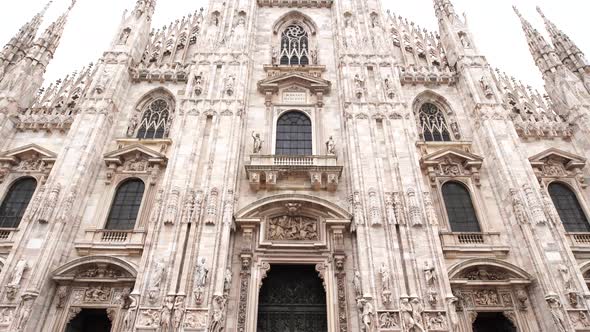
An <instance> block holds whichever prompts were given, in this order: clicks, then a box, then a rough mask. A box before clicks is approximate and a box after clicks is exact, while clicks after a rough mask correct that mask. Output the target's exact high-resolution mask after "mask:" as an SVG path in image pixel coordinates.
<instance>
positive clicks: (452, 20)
mask: <svg viewBox="0 0 590 332" xmlns="http://www.w3.org/2000/svg"><path fill="white" fill-rule="evenodd" d="M433 1H434V11H435V13H436V17H437V18H438V25H439V27H440V39H441V43H442V45H443V48H444V49H445V52H446V53H447V60H448V63H449V65H450V66H454V65H455V64H456V63H457V62H458V61H459V59H461V58H463V57H465V56H473V55H478V51H477V48H476V47H475V44H474V42H473V36H472V35H471V32H470V31H469V27H468V25H467V19H466V17H465V15H463V17H459V15H457V13H456V12H455V8H454V6H453V3H452V2H451V0H433Z"/></svg>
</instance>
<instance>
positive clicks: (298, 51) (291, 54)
mask: <svg viewBox="0 0 590 332" xmlns="http://www.w3.org/2000/svg"><path fill="white" fill-rule="evenodd" d="M280 58H281V65H289V66H301V65H308V64H309V36H308V34H307V31H305V29H303V27H302V26H300V25H297V24H292V25H289V26H288V27H287V28H285V30H284V31H283V34H282V35H281V54H280Z"/></svg>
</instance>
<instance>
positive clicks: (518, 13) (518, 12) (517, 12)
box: [512, 6, 523, 19]
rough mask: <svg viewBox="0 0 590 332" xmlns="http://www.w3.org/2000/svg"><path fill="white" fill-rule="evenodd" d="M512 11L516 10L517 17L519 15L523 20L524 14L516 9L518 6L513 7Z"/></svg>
mask: <svg viewBox="0 0 590 332" xmlns="http://www.w3.org/2000/svg"><path fill="white" fill-rule="evenodd" d="M512 9H514V12H515V13H516V15H518V17H520V18H521V19H523V17H522V14H521V13H520V11H519V10H518V8H516V6H512Z"/></svg>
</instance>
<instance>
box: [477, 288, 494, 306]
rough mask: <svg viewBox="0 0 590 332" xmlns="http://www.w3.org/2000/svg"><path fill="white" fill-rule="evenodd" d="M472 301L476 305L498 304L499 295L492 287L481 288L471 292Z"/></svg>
mask: <svg viewBox="0 0 590 332" xmlns="http://www.w3.org/2000/svg"><path fill="white" fill-rule="evenodd" d="M473 303H474V304H475V305H476V306H481V307H488V306H499V305H500V297H499V295H498V292H497V291H495V290H492V289H481V290H477V291H475V293H473Z"/></svg>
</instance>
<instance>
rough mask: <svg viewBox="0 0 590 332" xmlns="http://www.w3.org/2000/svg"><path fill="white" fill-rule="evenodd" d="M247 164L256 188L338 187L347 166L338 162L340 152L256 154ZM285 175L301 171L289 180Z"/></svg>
mask: <svg viewBox="0 0 590 332" xmlns="http://www.w3.org/2000/svg"><path fill="white" fill-rule="evenodd" d="M245 168H246V173H247V175H248V180H249V182H250V188H251V189H252V190H253V191H258V190H260V189H261V188H266V189H275V188H283V187H284V186H296V187H305V188H307V187H311V188H312V189H313V190H320V189H326V190H328V191H335V190H336V189H337V188H338V183H339V181H340V176H341V175H342V170H343V166H339V165H338V160H337V157H336V156H276V155H268V156H262V155H252V156H251V157H250V164H247V165H246V166H245ZM285 175H298V177H297V179H294V180H289V183H286V182H287V179H286V176H285Z"/></svg>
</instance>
